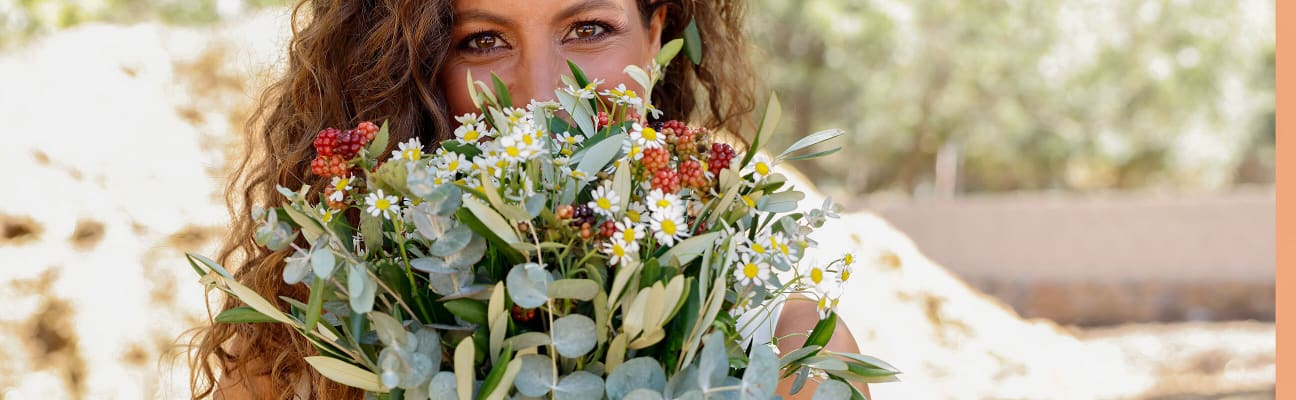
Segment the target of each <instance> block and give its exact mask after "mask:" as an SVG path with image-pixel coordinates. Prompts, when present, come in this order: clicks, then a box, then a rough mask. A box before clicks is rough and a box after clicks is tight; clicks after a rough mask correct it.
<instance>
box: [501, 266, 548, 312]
mask: <svg viewBox="0 0 1296 400" xmlns="http://www.w3.org/2000/svg"><path fill="white" fill-rule="evenodd" d="M552 282H553V276H552V275H549V271H545V269H544V266H542V265H540V264H536V263H525V264H518V265H516V266H514V267H513V269H511V270H509V273H508V276H506V277H505V279H504V285H505V288H507V289H508V293H509V297H510V298H512V299H513V303H514V304H517V306H518V307H522V308H525V309H532V308H536V307H539V306H540V305H542V304H544V303H545V301H546V300H549V295H548V292H549V284H550V283H552Z"/></svg>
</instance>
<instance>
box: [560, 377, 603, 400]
mask: <svg viewBox="0 0 1296 400" xmlns="http://www.w3.org/2000/svg"><path fill="white" fill-rule="evenodd" d="M553 396H554V400H601V399H602V398H603V378H600V377H599V376H598V375H594V374H592V373H589V372H586V371H576V372H572V373H571V375H567V376H564V377H563V378H562V379H561V380H559V381H558V385H557V386H555V387H554V388H553Z"/></svg>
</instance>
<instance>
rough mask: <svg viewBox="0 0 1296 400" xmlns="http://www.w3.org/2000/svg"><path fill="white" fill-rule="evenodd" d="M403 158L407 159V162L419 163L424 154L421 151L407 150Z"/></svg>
mask: <svg viewBox="0 0 1296 400" xmlns="http://www.w3.org/2000/svg"><path fill="white" fill-rule="evenodd" d="M401 157H405V159H406V160H410V161H418V160H419V158H421V157H423V152H422V151H420V150H419V149H406V150H405V153H403V154H401Z"/></svg>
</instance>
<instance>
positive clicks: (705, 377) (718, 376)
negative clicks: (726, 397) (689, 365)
mask: <svg viewBox="0 0 1296 400" xmlns="http://www.w3.org/2000/svg"><path fill="white" fill-rule="evenodd" d="M726 376H729V356H728V354H727V352H726V350H725V345H724V334H723V333H720V332H712V333H711V334H710V335H707V337H706V339H704V340H703V345H702V355H701V356H700V358H699V359H698V386H699V387H700V388H702V390H711V389H712V388H715V387H719V386H721V385H722V384H723V382H724V378H725V377H726Z"/></svg>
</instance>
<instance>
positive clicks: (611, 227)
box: [598, 219, 616, 238]
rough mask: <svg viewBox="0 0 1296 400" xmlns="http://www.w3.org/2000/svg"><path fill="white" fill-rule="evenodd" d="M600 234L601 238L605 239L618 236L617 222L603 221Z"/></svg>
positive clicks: (600, 225)
mask: <svg viewBox="0 0 1296 400" xmlns="http://www.w3.org/2000/svg"><path fill="white" fill-rule="evenodd" d="M598 234H599V237H603V238H610V237H612V235H615V234H616V222H612V220H610V219H609V220H607V221H603V223H602V224H599V232H598Z"/></svg>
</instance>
